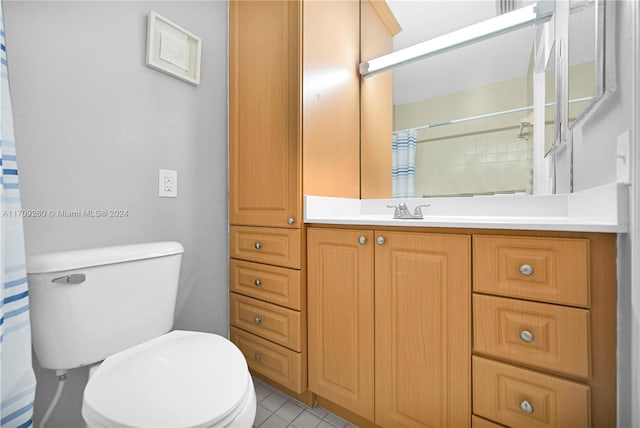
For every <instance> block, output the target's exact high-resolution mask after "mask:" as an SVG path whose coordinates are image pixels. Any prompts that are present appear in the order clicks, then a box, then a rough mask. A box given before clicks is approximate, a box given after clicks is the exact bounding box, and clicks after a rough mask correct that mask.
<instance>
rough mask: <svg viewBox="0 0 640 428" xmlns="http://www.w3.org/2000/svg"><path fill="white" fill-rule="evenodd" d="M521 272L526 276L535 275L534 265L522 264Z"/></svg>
mask: <svg viewBox="0 0 640 428" xmlns="http://www.w3.org/2000/svg"><path fill="white" fill-rule="evenodd" d="M520 273H521V274H523V275H524V276H531V275H533V266H531V265H528V264H523V265H520Z"/></svg>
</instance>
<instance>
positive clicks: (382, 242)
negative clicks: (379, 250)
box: [376, 236, 384, 245]
mask: <svg viewBox="0 0 640 428" xmlns="http://www.w3.org/2000/svg"><path fill="white" fill-rule="evenodd" d="M376 243H377V244H378V245H382V244H384V237H382V236H378V237H377V238H376Z"/></svg>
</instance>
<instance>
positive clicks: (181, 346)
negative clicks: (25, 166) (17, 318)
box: [27, 242, 256, 428]
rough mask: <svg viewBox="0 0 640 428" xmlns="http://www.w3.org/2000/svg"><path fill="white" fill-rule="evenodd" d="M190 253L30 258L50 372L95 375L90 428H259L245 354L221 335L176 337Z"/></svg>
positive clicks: (112, 250)
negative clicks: (85, 371) (186, 256)
mask: <svg viewBox="0 0 640 428" xmlns="http://www.w3.org/2000/svg"><path fill="white" fill-rule="evenodd" d="M183 252H184V248H183V247H182V245H181V244H180V243H178V242H154V243H148V244H135V245H123V246H116V247H104V248H92V249H86V250H76V251H62V252H55V253H49V254H41V255H35V256H30V257H28V259H27V273H28V280H29V300H30V302H29V303H30V306H31V326H32V330H31V332H32V341H33V348H34V350H35V353H36V356H37V357H38V361H39V363H40V366H41V367H42V368H44V369H50V370H57V371H62V372H64V371H66V370H70V369H74V368H78V367H84V366H91V367H92V369H91V371H90V378H89V381H88V383H87V386H86V388H85V391H84V396H83V402H82V416H83V418H84V419H85V422H86V423H87V425H88V426H90V427H154V428H162V427H171V428H192V427H230V428H236V427H237V428H247V427H250V426H251V425H252V424H253V420H254V417H255V412H256V396H255V390H254V387H253V382H252V379H251V376H250V374H249V369H248V367H247V363H246V361H245V359H244V356H243V355H242V353H241V352H240V350H239V349H238V348H237V347H236V346H235V345H234V344H233V343H231V342H230V341H229V340H227V339H225V338H224V337H222V336H218V335H215V334H210V333H199V332H189V331H170V330H171V327H172V326H173V316H174V310H175V303H176V295H177V290H178V283H179V276H180V265H181V261H182V253H183ZM221 304H222V305H226V302H221ZM53 405H55V401H54V402H53Z"/></svg>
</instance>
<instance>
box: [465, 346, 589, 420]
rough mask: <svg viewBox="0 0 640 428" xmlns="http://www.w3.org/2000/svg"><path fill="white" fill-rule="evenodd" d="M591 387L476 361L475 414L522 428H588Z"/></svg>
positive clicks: (498, 364)
mask: <svg viewBox="0 0 640 428" xmlns="http://www.w3.org/2000/svg"><path fill="white" fill-rule="evenodd" d="M589 405H590V391H589V387H588V386H586V385H584V384H581V383H577V382H572V381H569V380H565V379H562V378H559V377H556V376H548V375H545V374H541V373H539V372H536V371H532V370H525V369H521V368H518V367H515V366H512V365H509V364H503V363H498V362H496V361H491V360H488V359H484V358H480V357H473V412H474V413H475V414H477V415H479V416H483V417H486V418H488V419H491V420H494V421H496V422H498V423H501V424H504V425H507V426H512V427H522V428H552V427H589V426H590V413H589Z"/></svg>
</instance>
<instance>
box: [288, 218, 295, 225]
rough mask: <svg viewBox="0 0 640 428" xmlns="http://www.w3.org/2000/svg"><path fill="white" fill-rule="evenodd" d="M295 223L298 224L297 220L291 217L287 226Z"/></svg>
mask: <svg viewBox="0 0 640 428" xmlns="http://www.w3.org/2000/svg"><path fill="white" fill-rule="evenodd" d="M295 222H296V219H295V218H293V217H289V218H288V219H287V224H293V223H295Z"/></svg>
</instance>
